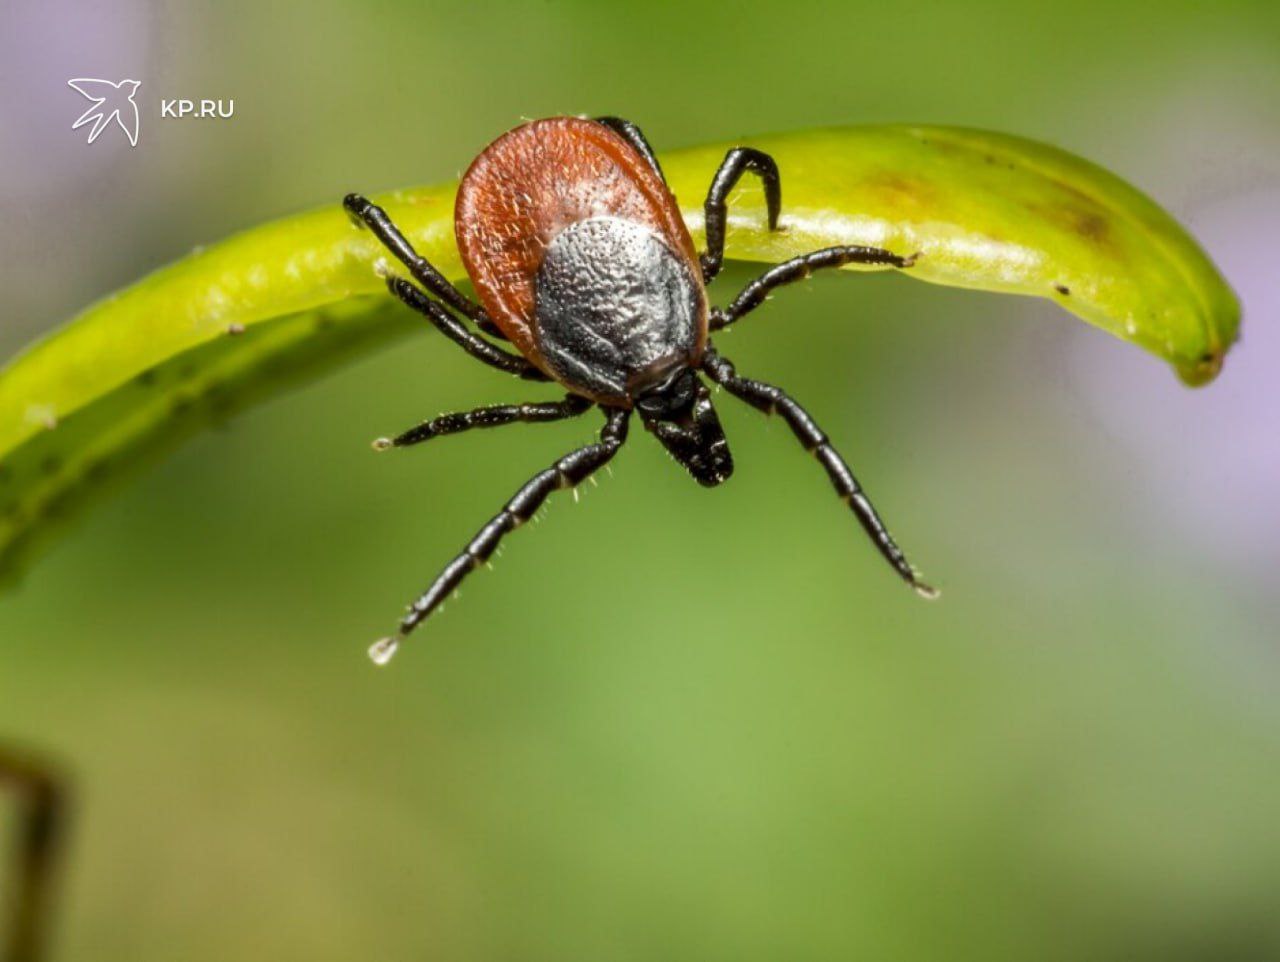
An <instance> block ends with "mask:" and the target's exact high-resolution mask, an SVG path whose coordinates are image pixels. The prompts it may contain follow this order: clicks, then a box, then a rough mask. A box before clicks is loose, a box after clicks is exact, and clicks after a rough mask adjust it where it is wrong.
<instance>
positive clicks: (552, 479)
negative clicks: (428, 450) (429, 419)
mask: <svg viewBox="0 0 1280 962" xmlns="http://www.w3.org/2000/svg"><path fill="white" fill-rule="evenodd" d="M604 411H605V424H604V427H603V428H601V430H600V440H599V441H597V442H596V443H594V444H588V445H587V446H586V447H582V448H578V449H577V450H576V451H571V452H569V453H568V454H566V455H565V456H564V457H562V458H561V459H560V460H558V461H557V462H556V463H555V464H553V465H551V467H549V468H547V469H546V470H545V471H540V472H539V473H537V474H535V475H534V476H533V477H532V478H530V479H529V481H527V482H526V483H525V484H524V486H523V487H522V488H521V489H520V490H519V491H517V492H516V493H515V495H514V497H512V498H511V500H510V501H508V502H507V503H506V506H505V507H504V508H503V509H502V510H501V511H499V512H498V513H497V514H496V515H494V517H493V518H492V519H491V520H490V521H489V523H488V524H486V525H485V526H484V527H483V528H481V529H480V530H479V531H478V532H477V533H476V536H475V537H474V538H472V539H471V542H470V543H469V544H468V545H467V546H466V548H465V549H463V551H462V553H461V554H459V555H458V556H457V557H456V558H454V559H453V560H452V561H450V562H449V563H448V564H447V565H445V567H444V570H443V571H441V572H440V574H439V575H437V576H436V580H435V581H433V582H432V583H431V586H430V587H429V588H427V590H426V591H425V592H423V593H422V596H421V597H420V598H418V600H417V601H415V602H414V603H413V604H412V605H411V606H410V607H409V613H408V614H407V615H406V616H405V617H404V619H403V620H402V621H401V622H400V630H399V631H398V632H397V633H396V634H395V635H392V636H391V637H389V638H383V639H382V640H381V641H378V642H375V643H374V645H373V647H371V648H370V649H369V656H370V657H371V658H373V660H374V661H375V662H377V663H379V664H383V663H385V662H386V661H388V660H389V659H390V658H391V656H392V655H393V654H394V653H395V650H396V648H397V647H398V646H399V644H400V642H401V641H403V640H404V638H405V636H407V635H408V634H409V633H410V632H411V631H413V629H414V628H416V627H418V625H420V624H421V623H422V622H423V621H424V620H426V618H427V617H428V616H429V615H430V614H431V612H433V611H434V610H435V609H436V608H437V607H438V606H439V605H440V603H441V602H442V601H444V600H445V599H446V598H448V597H449V595H450V594H452V593H453V591H454V589H456V588H457V587H458V586H459V585H460V584H462V582H463V579H465V578H466V577H467V575H469V574H470V573H471V572H472V571H474V570H475V569H476V568H478V567H479V566H480V565H482V564H484V563H485V562H486V561H488V560H489V558H490V557H491V556H492V555H493V552H494V551H495V550H496V549H497V547H498V544H499V542H501V541H502V538H503V537H504V536H505V535H507V534H508V533H510V532H512V531H514V530H515V529H516V528H518V527H520V525H522V524H524V523H525V522H526V521H528V520H529V519H530V518H532V517H533V515H534V513H535V512H536V511H537V510H538V508H540V507H541V506H542V503H543V502H544V501H546V499H547V497H548V496H549V495H550V494H551V492H553V491H560V490H564V489H566V488H573V487H575V486H577V485H578V484H579V483H580V482H582V481H584V480H586V479H587V478H588V477H589V476H590V475H592V474H593V473H595V472H596V471H598V470H599V469H600V468H602V467H604V466H605V465H606V464H608V463H609V461H610V460H612V458H613V456H614V455H615V454H617V453H618V449H619V448H621V447H622V445H623V442H625V441H626V439H627V422H628V419H629V418H630V416H631V412H630V411H625V410H622V409H620V408H605V409H604Z"/></svg>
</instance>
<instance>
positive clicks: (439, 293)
mask: <svg viewBox="0 0 1280 962" xmlns="http://www.w3.org/2000/svg"><path fill="white" fill-rule="evenodd" d="M342 206H343V207H344V208H345V209H346V211H347V213H348V214H350V215H351V219H352V220H353V221H355V222H356V223H357V224H359V225H362V226H364V227H367V228H369V230H370V231H371V232H372V233H373V236H374V237H376V238H378V240H380V241H381V242H382V246H384V247H385V248H386V249H387V250H389V251H391V253H392V254H394V255H395V256H396V258H397V259H398V260H399V261H400V263H402V264H404V266H405V267H407V268H409V273H411V274H412V275H413V277H414V279H415V280H416V281H417V282H418V283H419V284H421V285H422V286H423V287H425V288H426V289H427V290H428V291H430V292H431V293H432V294H434V295H435V296H436V297H438V298H440V300H442V301H444V302H445V303H446V304H448V305H449V306H450V307H452V308H453V309H454V310H455V311H457V312H458V313H460V314H462V315H463V316H464V317H469V318H470V319H471V320H473V321H475V323H476V324H477V325H479V326H480V328H481V329H482V330H483V331H484V332H485V333H486V334H489V335H491V336H493V337H501V338H502V339H503V340H506V338H505V337H503V335H502V332H501V331H499V330H498V328H497V325H495V324H494V323H493V321H492V320H490V319H489V315H488V314H486V313H485V312H484V308H482V307H481V306H480V305H479V304H477V303H476V302H475V301H473V300H471V299H470V298H469V297H467V296H466V295H465V294H463V293H462V291H460V290H458V289H457V288H456V287H454V286H453V285H452V284H451V283H449V279H448V278H447V277H445V276H444V275H443V274H441V273H440V272H439V271H438V270H436V269H435V267H433V266H432V264H431V262H430V261H429V260H427V259H426V258H425V257H423V256H422V255H421V254H419V253H418V252H417V251H416V250H414V249H413V245H412V244H410V243H409V239H408V238H407V237H405V236H404V234H402V233H400V228H398V227H396V225H395V224H394V223H393V222H392V220H391V218H390V217H388V216H387V212H386V211H384V210H383V209H382V208H381V207H379V206H378V205H377V204H375V203H373V202H372V201H370V200H369V199H368V198H366V197H363V196H362V195H360V194H347V196H346V197H344V198H343V199H342Z"/></svg>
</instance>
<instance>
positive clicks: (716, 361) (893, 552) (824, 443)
mask: <svg viewBox="0 0 1280 962" xmlns="http://www.w3.org/2000/svg"><path fill="white" fill-rule="evenodd" d="M703 369H704V370H705V371H706V372H707V375H708V376H709V377H710V378H711V379H712V380H713V381H715V382H716V383H717V384H720V385H722V386H723V387H724V389H725V390H726V391H728V392H729V393H730V394H732V395H734V396H735V397H739V398H741V399H742V400H744V401H746V402H747V403H748V404H750V405H751V406H752V407H754V408H756V409H758V410H760V411H764V412H765V413H766V414H775V413H776V414H781V415H782V417H783V418H784V419H785V420H786V422H787V424H788V426H789V427H790V428H791V430H792V432H793V433H794V434H795V436H796V438H797V439H798V440H799V441H800V443H801V444H803V445H804V447H805V450H807V451H808V452H809V453H810V454H812V455H813V456H814V457H816V458H817V459H818V461H819V462H820V463H821V464H822V466H823V467H824V468H826V469H827V476H828V477H829V478H830V479H831V483H832V485H833V486H834V487H835V489H836V493H837V494H838V495H840V498H841V500H843V501H844V502H845V503H846V504H847V505H849V508H850V509H851V510H852V511H853V514H854V517H856V518H857V519H858V523H859V524H861V525H862V527H863V529H864V530H865V531H866V532H867V534H868V535H870V537H871V540H872V541H873V542H874V543H875V546H876V548H877V550H879V552H880V554H881V555H883V556H884V559H885V560H886V561H888V562H889V564H891V565H893V568H894V570H895V571H896V572H898V575H899V576H900V577H901V578H902V580H903V581H905V582H907V584H909V585H911V586H912V587H913V588H915V590H916V592H917V593H918V594H920V595H921V596H922V597H925V598H936V597H937V595H938V593H937V591H935V590H934V589H933V588H931V587H929V586H928V585H927V584H925V583H924V582H923V581H921V580H920V578H919V576H918V575H917V574H916V571H915V569H914V568H912V567H911V565H910V563H909V562H908V561H907V559H906V556H905V555H904V554H903V553H902V549H901V548H899V547H898V546H897V544H895V543H894V540H893V538H892V537H891V536H890V534H889V531H888V529H886V528H885V526H884V522H883V521H881V520H880V515H879V514H877V513H876V509H875V507H874V506H873V505H872V504H871V501H870V499H869V498H868V497H867V496H866V494H865V492H863V490H862V487H861V485H859V484H858V479H857V478H855V477H854V476H853V472H852V471H851V470H850V469H849V465H848V464H846V463H845V460H844V458H842V457H840V454H839V453H838V452H837V451H836V449H835V448H833V447H832V446H831V443H830V441H829V440H828V439H827V436H826V435H825V434H824V433H823V432H822V429H821V428H819V427H818V425H817V423H816V422H815V421H814V420H813V418H811V417H810V416H809V413H808V412H807V411H805V409H804V408H802V407H801V406H800V405H799V404H797V403H796V402H795V401H794V400H792V398H790V397H789V396H788V395H787V393H786V392H785V391H783V390H782V389H781V388H777V387H774V386H773V385H772V384H765V383H764V382H763V381H753V380H750V379H749V378H743V377H738V375H737V372H736V371H735V370H734V367H733V364H732V362H730V361H729V360H728V359H726V358H723V357H721V356H720V355H719V354H717V353H716V352H715V350H714V349H713V348H710V347H709V348H708V349H707V353H706V356H705V358H704V359H703Z"/></svg>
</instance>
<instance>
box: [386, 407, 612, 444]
mask: <svg viewBox="0 0 1280 962" xmlns="http://www.w3.org/2000/svg"><path fill="white" fill-rule="evenodd" d="M591 407H593V403H592V402H591V401H588V400H587V399H586V398H584V397H579V396H578V395H576V394H568V395H566V396H565V398H564V400H563V401H532V402H529V403H526V404H495V405H491V406H489V407H482V408H475V409H474V410H471V411H455V412H453V413H451V414H441V415H440V416H439V417H434V418H431V420H429V421H423V422H422V423H421V424H418V425H416V426H414V427H411V428H409V430H407V431H403V432H401V433H400V434H397V435H396V436H395V437H393V438H378V440H376V441H374V442H373V447H374V450H377V451H385V450H386V449H388V448H405V447H408V446H409V445H411V444H421V443H422V442H423V441H430V440H431V439H432V438H438V437H441V436H442V435H445V434H459V433H461V432H463V431H470V430H472V429H473V428H496V427H501V426H502V425H504V424H518V423H522V424H535V423H536V424H541V423H544V422H547V421H563V420H565V419H566V418H576V417H577V416H578V415H580V414H582V413H583V412H585V411H586V410H588V409H589V408H591Z"/></svg>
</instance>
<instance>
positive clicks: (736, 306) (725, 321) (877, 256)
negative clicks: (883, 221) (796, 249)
mask: <svg viewBox="0 0 1280 962" xmlns="http://www.w3.org/2000/svg"><path fill="white" fill-rule="evenodd" d="M918 256H919V255H918V254H912V255H910V256H908V257H902V256H900V255H898V254H895V253H893V252H892V251H887V250H883V249H882V248H879V247H824V248H822V250H817V251H812V252H810V253H808V254H801V255H800V256H799V257H793V258H791V260H789V261H783V262H782V263H781V264H778V265H776V266H774V267H771V268H769V269H768V270H767V271H765V272H764V273H763V274H761V275H760V276H759V277H757V278H756V279H755V280H753V281H752V282H751V283H749V284H748V285H747V286H746V287H744V288H743V289H742V292H741V293H740V294H739V295H738V296H737V297H735V298H734V299H733V301H732V303H730V304H729V306H728V307H725V308H716V309H714V310H713V311H712V312H711V330H713V331H718V330H721V329H722V328H725V327H728V326H729V325H730V324H732V323H733V322H734V321H736V320H738V319H739V318H741V317H744V316H745V315H747V314H750V313H751V312H752V311H754V310H755V309H756V308H757V307H759V306H760V305H761V304H763V303H764V302H765V299H766V298H767V297H768V296H769V294H770V293H771V292H772V291H773V290H774V289H775V288H778V287H782V286H783V285H786V284H794V283H795V282H796V281H802V280H805V279H806V278H808V277H809V275H811V274H812V273H813V272H814V271H819V270H826V269H829V268H834V267H844V266H845V265H846V264H868V265H884V266H886V267H900V268H907V267H910V266H911V265H912V264H914V263H915V262H916V258H917V257H918Z"/></svg>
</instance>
